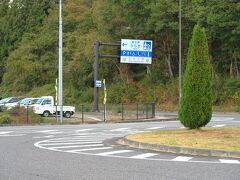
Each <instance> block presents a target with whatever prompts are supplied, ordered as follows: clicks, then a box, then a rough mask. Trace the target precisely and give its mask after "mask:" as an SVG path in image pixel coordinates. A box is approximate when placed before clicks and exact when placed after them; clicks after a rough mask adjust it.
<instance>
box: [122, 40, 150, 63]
mask: <svg viewBox="0 0 240 180" xmlns="http://www.w3.org/2000/svg"><path fill="white" fill-rule="evenodd" d="M152 45H153V42H152V41H151V40H136V39H122V40H121V54H120V62H121V63H132V64H152Z"/></svg>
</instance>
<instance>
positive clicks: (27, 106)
mask: <svg viewBox="0 0 240 180" xmlns="http://www.w3.org/2000/svg"><path fill="white" fill-rule="evenodd" d="M27 124H28V106H27Z"/></svg>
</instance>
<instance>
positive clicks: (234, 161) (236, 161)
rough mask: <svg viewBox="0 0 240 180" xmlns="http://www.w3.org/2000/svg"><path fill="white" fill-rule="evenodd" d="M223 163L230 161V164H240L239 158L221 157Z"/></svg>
mask: <svg viewBox="0 0 240 180" xmlns="http://www.w3.org/2000/svg"><path fill="white" fill-rule="evenodd" d="M219 161H220V162H221V163H230V164H240V161H238V160H230V159H219Z"/></svg>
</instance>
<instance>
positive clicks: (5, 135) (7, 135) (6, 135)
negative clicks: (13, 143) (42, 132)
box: [0, 134, 26, 137]
mask: <svg viewBox="0 0 240 180" xmlns="http://www.w3.org/2000/svg"><path fill="white" fill-rule="evenodd" d="M24 135H26V134H3V135H1V134H0V137H15V136H16V137H17V136H24Z"/></svg>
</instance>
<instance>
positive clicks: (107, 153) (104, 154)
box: [96, 150, 133, 156]
mask: <svg viewBox="0 0 240 180" xmlns="http://www.w3.org/2000/svg"><path fill="white" fill-rule="evenodd" d="M127 152H133V151H132V150H119V151H111V152H104V153H98V154H96V155H98V156H107V155H113V154H120V153H127Z"/></svg>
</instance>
